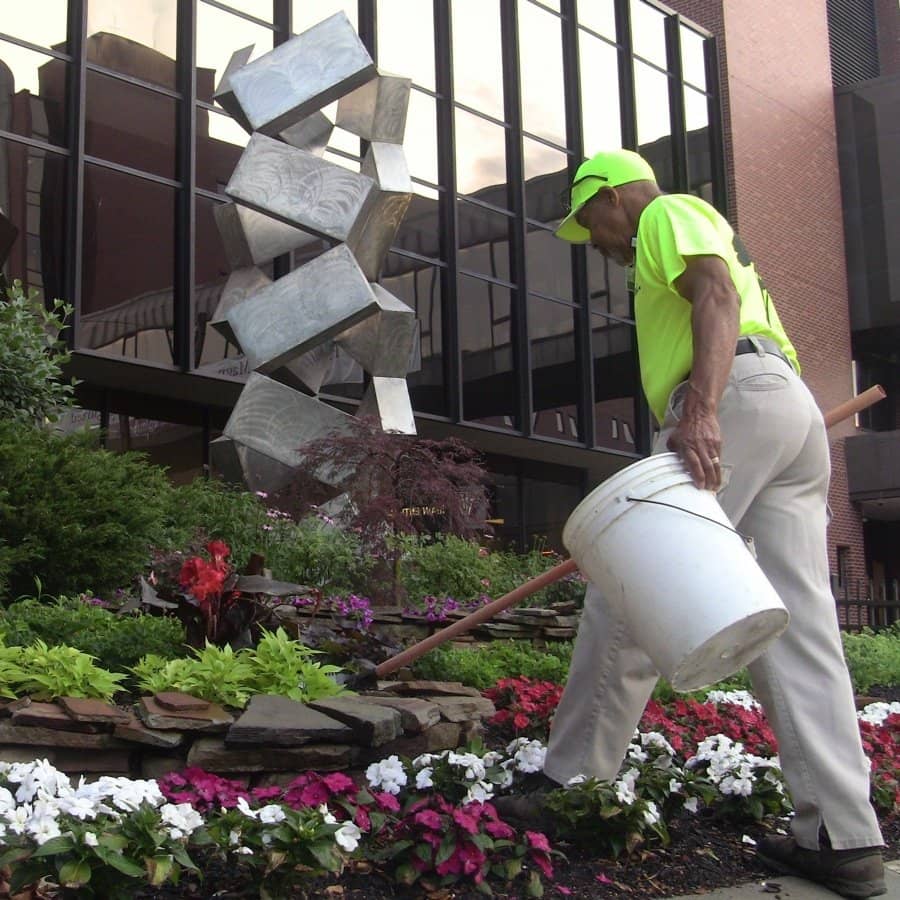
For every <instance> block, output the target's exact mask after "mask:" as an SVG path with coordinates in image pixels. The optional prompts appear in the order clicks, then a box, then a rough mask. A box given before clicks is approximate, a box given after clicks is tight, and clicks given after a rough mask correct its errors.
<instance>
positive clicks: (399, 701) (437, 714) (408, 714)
mask: <svg viewBox="0 0 900 900" xmlns="http://www.w3.org/2000/svg"><path fill="white" fill-rule="evenodd" d="M363 696H364V697H365V698H366V700H368V701H369V702H370V703H376V704H378V705H379V706H386V707H388V708H389V709H396V710H397V712H399V713H400V724H401V725H402V726H403V730H404V732H406V733H407V734H419V733H421V732H423V731H425V729H426V728H429V727H431V726H432V725H437V724H438V722H440V720H441V710H440V708H439V707H438V705H437V704H436V703H430V702H429V701H427V700H422V699H420V698H418V697H385V696H382V695H380V694H375V693H365V694H363Z"/></svg>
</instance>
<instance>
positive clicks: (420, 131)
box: [403, 88, 438, 190]
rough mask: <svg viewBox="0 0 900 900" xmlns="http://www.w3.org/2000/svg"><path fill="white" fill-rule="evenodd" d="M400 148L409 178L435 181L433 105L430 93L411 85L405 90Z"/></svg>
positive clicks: (434, 106) (435, 133)
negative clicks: (406, 96) (403, 121)
mask: <svg viewBox="0 0 900 900" xmlns="http://www.w3.org/2000/svg"><path fill="white" fill-rule="evenodd" d="M403 152H404V154H405V155H406V163H407V165H408V166H409V174H410V175H412V177H413V178H421V179H422V180H423V181H428V182H431V184H437V183H438V162H437V109H436V105H435V102H434V98H433V97H429V96H428V94H424V93H422V91H417V90H416V89H415V88H413V89H412V90H411V91H410V93H409V109H408V111H407V114H406V133H405V134H404V136H403ZM413 189H414V190H415V187H414V188H413Z"/></svg>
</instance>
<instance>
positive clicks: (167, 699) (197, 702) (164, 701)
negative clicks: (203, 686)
mask: <svg viewBox="0 0 900 900" xmlns="http://www.w3.org/2000/svg"><path fill="white" fill-rule="evenodd" d="M153 699H154V700H155V701H156V702H157V703H158V704H159V705H160V706H162V707H163V708H164V709H167V710H171V711H172V712H186V711H188V710H194V709H209V707H210V703H209V701H208V700H204V699H203V698H202V697H194V696H193V695H191V694H184V693H182V692H181V691H157V692H156V693H155V694H154V695H153Z"/></svg>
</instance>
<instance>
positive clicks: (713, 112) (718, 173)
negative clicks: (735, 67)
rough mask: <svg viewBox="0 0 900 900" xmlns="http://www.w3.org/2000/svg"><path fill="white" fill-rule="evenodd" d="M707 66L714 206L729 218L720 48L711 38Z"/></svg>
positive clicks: (707, 45) (708, 44)
mask: <svg viewBox="0 0 900 900" xmlns="http://www.w3.org/2000/svg"><path fill="white" fill-rule="evenodd" d="M703 48H704V51H705V52H704V62H705V65H706V85H707V90H709V87H710V85H712V86H714V89H713V90H711V91H709V93H708V94H707V97H708V100H707V103H708V110H709V113H708V116H709V144H710V146H709V158H710V174H711V176H712V184H713V205H714V206H715V207H716V209H718V210H719V212H720V213H722V215H723V216H725V217H726V218H727V217H728V213H729V210H728V191H727V188H726V184H725V141H724V137H723V130H722V96H721V95H722V84H721V82H720V80H719V46H718V43H717V39H716V38H714V37H710V38H707V39H706V42H705V43H704V45H703Z"/></svg>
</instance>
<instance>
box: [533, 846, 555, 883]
mask: <svg viewBox="0 0 900 900" xmlns="http://www.w3.org/2000/svg"><path fill="white" fill-rule="evenodd" d="M531 861H532V862H533V863H534V864H535V865H536V866H537V867H538V868H539V869H540V870H541V871H542V872H543V873H544V875H545V876H546V877H547V878H552V877H553V864H552V863H551V862H550V857H549V856H547V854H546V853H544V852H542V851H540V850H532V851H531Z"/></svg>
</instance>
